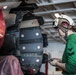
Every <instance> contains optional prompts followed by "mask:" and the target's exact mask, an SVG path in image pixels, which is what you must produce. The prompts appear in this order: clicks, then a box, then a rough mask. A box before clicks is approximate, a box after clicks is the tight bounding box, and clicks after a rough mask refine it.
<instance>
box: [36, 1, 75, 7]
mask: <svg viewBox="0 0 76 75" xmlns="http://www.w3.org/2000/svg"><path fill="white" fill-rule="evenodd" d="M71 2H76V0H72V1H67V0H66V1H64V2H57V3H43V4H37V5H38V6H48V5H57V4H64V3H71Z"/></svg>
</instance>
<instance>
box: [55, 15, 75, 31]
mask: <svg viewBox="0 0 76 75" xmlns="http://www.w3.org/2000/svg"><path fill="white" fill-rule="evenodd" d="M54 25H55V27H58V28H59V29H61V30H62V31H63V32H67V30H68V29H70V28H71V26H74V25H75V23H74V21H73V19H72V18H71V17H69V16H67V15H63V14H62V15H60V16H59V17H57V18H56V19H55V22H54Z"/></svg>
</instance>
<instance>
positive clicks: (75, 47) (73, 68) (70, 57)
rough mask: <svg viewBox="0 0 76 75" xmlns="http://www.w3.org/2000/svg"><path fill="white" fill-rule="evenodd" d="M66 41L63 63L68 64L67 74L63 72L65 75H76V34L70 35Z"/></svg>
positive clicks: (66, 66) (66, 65)
mask: <svg viewBox="0 0 76 75" xmlns="http://www.w3.org/2000/svg"><path fill="white" fill-rule="evenodd" d="M66 41H67V43H66V47H65V51H64V53H63V57H62V62H63V63H66V64H65V68H66V72H65V71H63V75H76V34H71V35H69V36H68V37H67V39H66Z"/></svg>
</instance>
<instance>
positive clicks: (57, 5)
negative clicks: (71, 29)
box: [0, 0, 76, 42]
mask: <svg viewBox="0 0 76 75" xmlns="http://www.w3.org/2000/svg"><path fill="white" fill-rule="evenodd" d="M25 1H26V2H28V3H36V4H37V5H38V7H39V8H38V9H36V10H35V11H34V14H35V15H39V16H43V19H44V21H45V23H44V25H43V26H41V29H42V33H46V34H48V40H50V41H62V42H65V40H64V39H62V38H61V37H60V36H59V34H58V32H57V31H56V30H55V29H54V28H53V21H54V18H55V13H59V14H66V15H68V16H70V17H72V19H73V20H74V22H75V23H76V0H25ZM20 3H21V1H20V0H0V7H2V8H3V14H4V18H5V21H6V25H11V24H14V21H15V18H16V15H15V14H9V10H10V9H11V8H14V7H17V6H18V5H19V4H20ZM4 6H7V8H6V9H4Z"/></svg>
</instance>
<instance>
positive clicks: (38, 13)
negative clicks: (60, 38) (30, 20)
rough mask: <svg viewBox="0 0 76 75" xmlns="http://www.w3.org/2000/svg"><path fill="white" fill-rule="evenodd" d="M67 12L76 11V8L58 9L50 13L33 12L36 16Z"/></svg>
mask: <svg viewBox="0 0 76 75" xmlns="http://www.w3.org/2000/svg"><path fill="white" fill-rule="evenodd" d="M69 11H76V8H67V9H58V10H50V11H46V12H45V11H44V12H35V13H34V14H36V15H42V14H49V13H58V12H69Z"/></svg>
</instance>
